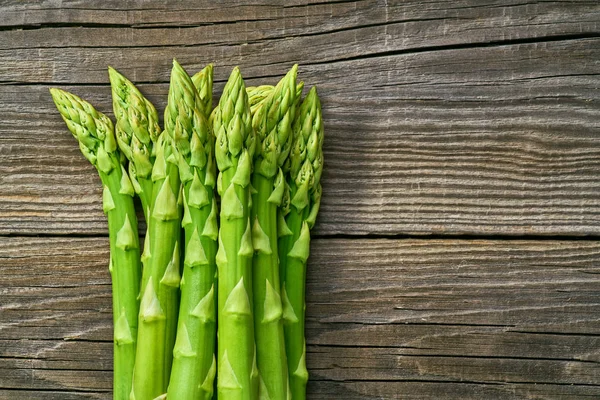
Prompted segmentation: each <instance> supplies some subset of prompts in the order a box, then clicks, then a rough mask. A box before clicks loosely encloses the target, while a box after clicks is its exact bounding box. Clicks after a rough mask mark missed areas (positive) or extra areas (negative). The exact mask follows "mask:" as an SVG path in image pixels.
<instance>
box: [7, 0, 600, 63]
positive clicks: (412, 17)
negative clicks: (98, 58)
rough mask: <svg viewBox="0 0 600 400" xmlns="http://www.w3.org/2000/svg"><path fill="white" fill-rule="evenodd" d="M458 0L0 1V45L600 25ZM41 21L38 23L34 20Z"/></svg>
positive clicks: (409, 42)
mask: <svg viewBox="0 0 600 400" xmlns="http://www.w3.org/2000/svg"><path fill="white" fill-rule="evenodd" d="M288 3H289V2H288ZM461 3H462V4H458V3H457V2H445V3H444V2H442V3H441V4H440V2H424V1H403V2H387V1H383V0H377V1H358V2H337V3H334V4H327V3H320V4H315V5H307V4H301V5H296V6H293V7H284V6H283V5H282V4H281V3H280V2H275V3H273V2H271V3H269V2H262V3H261V4H255V5H248V4H243V5H242V4H236V3H233V4H231V5H229V6H228V5H225V6H224V5H223V4H219V5H215V4H202V3H200V4H197V3H194V4H183V3H174V4H166V3H164V2H160V3H159V4H156V5H155V6H152V5H150V4H148V2H127V3H126V4H122V2H116V3H114V4H109V3H107V2H101V3H98V4H97V5H96V6H94V2H89V1H87V2H85V3H84V4H83V5H82V6H83V7H81V8H76V7H77V6H78V4H73V5H70V6H68V8H65V7H64V5H63V8H57V9H53V8H52V7H53V5H54V4H52V3H51V4H48V5H43V4H39V2H35V3H31V2H21V1H20V2H17V3H16V4H14V5H6V6H5V7H4V9H3V16H4V17H5V18H3V19H2V20H1V21H0V27H4V31H2V32H0V48H2V49H27V48H32V49H39V48H48V47H55V48H65V47H112V46H119V47H146V46H148V45H152V46H158V45H165V46H170V47H173V46H195V47H200V46H205V45H238V44H240V43H241V42H244V43H248V44H250V43H258V42H261V41H265V40H272V39H290V38H295V37H302V38H303V40H304V41H305V43H306V44H307V46H309V47H310V45H311V43H313V42H315V43H318V42H319V41H320V40H321V39H322V38H323V37H326V38H328V39H329V40H330V41H331V42H337V40H336V38H339V37H341V36H346V37H350V36H354V38H355V41H356V42H358V43H360V42H361V39H362V38H361V37H364V39H366V40H368V36H371V35H369V34H368V33H369V32H377V34H376V36H377V37H381V38H382V39H384V40H383V41H382V42H381V43H373V41H369V42H365V43H369V44H375V45H377V46H381V45H385V46H390V47H389V49H404V50H408V49H415V48H423V47H432V46H448V45H461V44H476V43H489V42H498V41H510V40H524V39H533V38H544V37H548V36H561V35H563V36H564V35H582V34H583V35H585V34H590V33H595V32H597V31H598V20H599V19H600V6H599V5H598V3H597V2H594V1H578V2H575V3H573V2H560V1H557V2H541V3H540V2H529V3H527V2H526V3H523V2H522V1H518V0H514V1H492V2H486V4H482V2H481V1H474V0H471V1H463V2H461ZM288 5H289V4H288ZM80 6H81V5H80ZM182 6H183V8H182ZM94 7H97V8H94ZM123 8H125V9H123ZM157 8H163V10H161V11H160V12H157ZM61 24H63V25H65V24H66V25H67V26H61ZM36 25H39V26H40V27H39V29H33V28H35V27H36ZM78 25H79V26H78ZM10 26H13V27H14V29H12V30H9V27H10ZM23 27H25V28H28V29H26V30H22V29H20V28H23ZM142 28H145V29H142ZM173 28H176V29H173ZM371 28H372V29H371ZM343 31H347V32H343ZM311 36H320V38H311ZM372 50H375V48H373V49H372ZM315 55H317V54H315Z"/></svg>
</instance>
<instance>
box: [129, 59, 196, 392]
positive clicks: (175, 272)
mask: <svg viewBox="0 0 600 400" xmlns="http://www.w3.org/2000/svg"><path fill="white" fill-rule="evenodd" d="M196 97H197V96H195V88H194V86H193V84H192V83H191V80H190V78H189V76H188V75H187V73H186V72H185V71H184V70H183V68H182V67H181V66H180V65H179V64H178V63H177V62H176V61H173V69H172V71H171V83H170V87H169V97H168V103H167V108H166V109H165V130H164V131H163V133H162V134H161V135H160V136H159V139H158V142H157V146H156V160H155V162H154V167H153V169H152V181H153V182H154V184H153V201H152V204H153V208H152V217H151V218H150V226H149V230H148V232H149V236H150V238H146V240H150V246H149V254H147V255H146V256H147V257H148V258H149V260H148V264H147V267H145V268H144V274H143V276H142V293H143V294H142V301H141V304H140V319H139V322H140V325H139V333H138V343H139V346H138V351H137V354H136V365H135V371H134V382H133V394H132V399H135V400H152V399H154V398H155V397H157V396H159V395H161V394H163V393H165V392H166V390H167V386H168V382H169V377H170V374H171V365H172V361H173V347H174V345H175V336H176V332H177V319H178V314H179V283H180V278H181V276H180V250H181V244H180V231H181V212H182V203H183V200H182V197H181V194H180V192H181V190H180V189H181V181H180V177H179V168H178V159H177V152H176V151H175V142H176V140H178V138H181V137H183V136H185V133H184V131H185V132H190V131H191V126H192V124H193V122H192V120H193V112H192V110H193V109H194V107H195V106H196Z"/></svg>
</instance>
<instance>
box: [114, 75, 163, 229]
mask: <svg viewBox="0 0 600 400" xmlns="http://www.w3.org/2000/svg"><path fill="white" fill-rule="evenodd" d="M108 76H109V78H110V86H111V89H112V99H113V110H114V113H115V117H116V119H117V123H116V125H115V134H116V137H117V144H118V145H119V148H120V149H121V152H122V153H123V154H124V155H125V157H127V159H128V160H129V177H130V178H131V183H132V184H133V188H134V189H135V192H136V194H137V195H138V196H139V198H140V200H141V202H142V208H143V209H144V217H145V218H146V221H148V220H149V219H150V211H151V208H152V204H151V202H152V166H153V165H154V153H153V148H154V143H156V141H157V140H158V135H160V127H159V126H158V113H157V112H156V108H154V106H153V105H152V103H150V102H149V101H148V100H147V99H146V98H145V97H144V96H143V95H142V93H141V92H140V91H139V90H138V88H137V87H135V85H134V84H133V83H131V82H130V81H129V80H128V79H127V78H125V77H124V76H123V75H121V74H120V73H119V72H117V71H116V70H115V69H113V68H110V67H109V68H108Z"/></svg>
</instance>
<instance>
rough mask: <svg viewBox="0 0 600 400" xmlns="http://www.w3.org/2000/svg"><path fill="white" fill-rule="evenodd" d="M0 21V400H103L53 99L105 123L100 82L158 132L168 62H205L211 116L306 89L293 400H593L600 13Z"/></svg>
mask: <svg viewBox="0 0 600 400" xmlns="http://www.w3.org/2000/svg"><path fill="white" fill-rule="evenodd" d="M0 17H1V18H0V235H8V236H0V277H1V278H2V279H0V400H4V399H7V400H8V399H11V400H12V399H34V400H58V399H61V400H79V399H110V398H111V397H112V395H111V382H112V376H111V375H112V342H111V335H112V324H111V320H112V318H111V297H110V279H109V274H108V271H107V260H108V241H107V238H106V237H104V236H106V235H107V227H106V222H105V217H104V215H103V213H102V209H101V192H100V184H99V180H98V178H97V176H96V172H95V171H94V169H93V167H91V166H90V165H89V163H87V161H85V160H84V158H83V157H82V156H81V154H80V153H79V150H78V147H77V145H76V142H75V140H74V139H73V138H72V137H71V135H70V134H69V133H68V131H67V130H66V128H65V126H64V123H63V122H62V120H61V119H60V117H59V115H58V113H57V111H56V110H55V108H54V106H53V104H52V102H51V98H50V96H49V93H48V88H50V87H53V86H59V87H61V88H65V89H67V90H70V91H73V92H74V93H76V94H79V95H81V96H82V97H84V98H86V99H88V100H90V101H91V102H92V103H93V104H95V105H96V106H97V107H98V108H99V109H100V110H101V111H104V112H107V113H108V114H109V115H110V114H111V113H110V110H111V105H110V89H109V86H108V78H107V73H106V67H107V66H108V65H112V66H114V67H115V68H117V69H119V70H120V71H121V72H123V73H124V74H125V75H127V76H128V77H130V78H131V79H132V80H134V81H135V82H137V83H139V86H140V88H141V90H142V91H143V92H144V93H145V94H146V95H147V96H148V98H149V99H150V100H151V101H153V102H154V103H155V104H156V105H157V107H158V109H159V110H160V112H161V113H162V110H163V109H164V106H165V101H166V94H167V90H168V87H167V83H168V80H169V72H170V68H171V59H172V58H177V59H178V60H179V61H180V62H181V63H182V64H183V65H184V66H185V67H186V68H187V69H188V71H189V72H195V71H196V70H199V69H200V68H202V67H203V66H204V64H205V63H207V62H213V63H215V65H216V69H215V95H218V94H219V93H220V91H221V90H222V88H223V85H224V81H225V80H226V78H227V75H228V74H229V71H230V70H231V68H232V67H233V66H235V65H239V66H240V67H241V69H242V72H243V74H244V76H245V78H246V80H247V82H248V84H259V83H274V82H275V81H276V80H277V79H278V78H279V77H280V76H282V75H283V74H284V73H285V71H286V70H287V69H288V68H289V67H290V66H291V65H292V64H293V63H295V62H297V63H299V64H300V77H301V79H303V80H304V81H305V82H306V83H307V86H311V85H317V86H318V87H319V93H320V95H321V97H322V100H323V106H324V118H325V127H326V141H325V149H324V150H325V162H326V166H325V172H324V176H323V186H324V197H323V202H322V209H321V213H320V216H319V220H318V223H317V226H316V228H315V231H314V233H315V236H316V237H317V239H315V240H313V244H312V250H313V252H312V256H311V259H310V271H309V275H308V278H307V279H308V314H307V327H306V329H307V352H308V368H309V371H310V374H311V380H310V383H309V388H308V390H309V398H310V399H317V400H319V399H333V400H335V399H344V400H358V399H396V398H398V399H461V400H463V399H477V400H479V399H596V398H600V367H599V365H600V314H599V312H598V310H599V309H600V308H599V307H600V241H595V240H574V239H576V237H580V236H585V235H593V236H594V237H600V236H599V235H600V175H599V174H598V171H599V170H600V135H599V133H600V106H599V104H600V94H599V91H598V88H599V87H600V62H599V60H600V23H599V21H600V3H599V2H597V1H592V0H577V1H566V0H565V1H563V0H557V1H535V0H483V1H481V0H459V1H433V0H405V1H395V0H365V1H346V0H293V1H289V2H285V6H284V5H283V4H282V2H280V1H275V0H250V1H246V2H240V1H239V0H225V1H223V2H219V5H215V4H213V3H209V2H205V1H198V2H189V1H188V2H180V1H172V0H167V1H165V0H149V1H142V0H128V1H126V2H123V1H121V0H104V1H82V0H62V1H56V0H40V1H33V0H0ZM141 231H143V228H142V230H141ZM23 235H26V236H23ZM37 235H42V236H43V237H36V236H37ZM412 235H436V237H439V238H444V237H445V238H446V239H445V240H441V239H432V238H429V239H426V240H425V239H415V238H408V239H400V238H401V237H406V236H412ZM450 235H451V236H450ZM467 235H468V236H467ZM98 236H99V237H98ZM334 236H341V237H337V238H334ZM367 236H380V238H378V239H373V238H367ZM516 236H519V237H520V239H527V238H529V239H536V240H508V238H511V237H516ZM383 237H388V238H390V239H384V238H383ZM484 237H485V238H488V239H489V240H482V238H484ZM474 238H480V239H478V240H474ZM491 239H496V240H491ZM541 239H544V240H541ZM567 239H571V240H567ZM591 239H593V237H592V238H591Z"/></svg>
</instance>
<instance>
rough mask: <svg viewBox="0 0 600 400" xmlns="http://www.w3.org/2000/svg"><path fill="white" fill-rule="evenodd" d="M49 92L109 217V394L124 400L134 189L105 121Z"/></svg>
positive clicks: (132, 313) (133, 328)
mask: <svg viewBox="0 0 600 400" xmlns="http://www.w3.org/2000/svg"><path fill="white" fill-rule="evenodd" d="M50 92H51V94H52V99H53V100H54V103H55V104H56V107H57V108H58V111H59V112H60V114H61V115H62V117H63V119H64V121H65V122H66V124H67V127H68V128H69V130H70V131H71V132H72V133H73V135H74V136H75V138H76V139H77V140H78V141H79V148H80V149H81V152H82V153H83V155H84V156H85V158H87V159H88V160H89V161H90V162H91V163H92V164H93V165H94V166H95V167H96V168H97V169H98V173H99V175H100V180H101V181H102V185H103V186H104V191H103V195H102V197H103V200H102V203H103V208H104V212H105V213H106V214H107V217H108V229H109V242H110V264H109V270H110V273H111V277H112V291H113V295H112V299H113V324H114V376H113V378H114V380H113V385H114V388H113V397H114V399H117V400H124V399H127V398H128V397H129V392H130V391H131V379H132V375H133V365H134V361H135V349H136V342H135V340H136V336H137V325H138V322H137V314H138V308H139V303H138V300H137V296H138V293H139V282H140V273H141V268H140V246H139V237H138V231H137V219H136V214H135V209H134V205H133V197H132V196H133V194H134V193H133V187H132V185H131V182H130V180H129V178H128V176H127V173H126V172H125V168H124V167H123V163H124V158H123V157H122V154H121V153H120V152H119V150H118V149H117V143H116V140H115V136H114V130H113V124H112V122H111V121H110V119H109V118H108V117H106V116H105V115H104V114H102V113H99V112H98V111H96V110H95V109H94V107H92V105H90V104H89V103H87V102H85V101H83V100H81V99H80V98H79V97H77V96H75V95H73V94H71V93H68V92H65V91H62V90H59V89H50Z"/></svg>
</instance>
